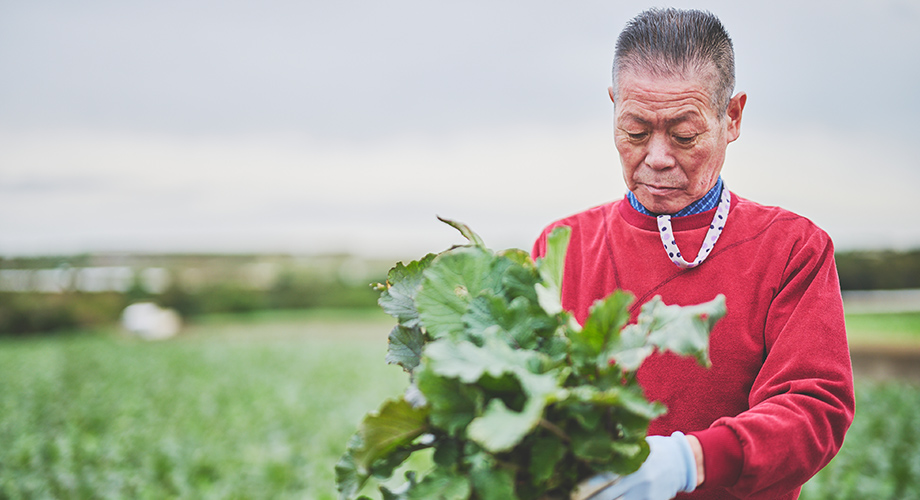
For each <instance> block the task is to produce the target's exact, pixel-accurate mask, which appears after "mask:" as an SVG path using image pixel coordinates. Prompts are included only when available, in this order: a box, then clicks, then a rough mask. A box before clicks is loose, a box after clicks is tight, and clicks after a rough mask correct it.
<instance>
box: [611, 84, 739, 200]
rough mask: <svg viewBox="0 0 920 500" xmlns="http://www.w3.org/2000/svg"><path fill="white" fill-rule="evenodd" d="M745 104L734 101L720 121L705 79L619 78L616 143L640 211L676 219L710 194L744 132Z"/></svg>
mask: <svg viewBox="0 0 920 500" xmlns="http://www.w3.org/2000/svg"><path fill="white" fill-rule="evenodd" d="M612 90H613V89H611V99H612V98H613V93H612ZM746 99H747V96H746V95H745V94H744V93H739V94H737V95H736V96H735V97H733V98H732V100H731V103H730V104H729V106H728V111H727V113H726V115H727V116H723V117H722V119H721V120H720V119H719V116H718V114H717V110H716V109H714V108H713V107H712V104H711V100H710V86H709V85H708V80H707V79H706V78H701V77H691V78H685V79H681V78H677V77H674V78H656V77H652V76H645V75H642V74H641V73H639V72H637V71H627V72H624V73H622V74H621V75H620V78H619V99H618V100H617V101H616V102H615V119H614V140H615V142H616V147H617V151H619V153H620V162H621V163H622V166H623V179H624V180H625V181H626V186H627V187H628V188H629V190H630V191H632V192H633V193H635V195H636V197H637V198H638V199H639V201H640V202H641V203H642V205H644V206H645V207H646V208H648V209H649V210H651V211H652V212H654V213H663V214H672V213H675V212H677V211H679V210H680V209H682V208H684V207H686V206H687V205H689V204H690V203H693V202H694V201H696V200H698V199H700V198H702V197H703V195H705V194H706V192H707V191H709V190H710V189H712V187H713V186H714V185H715V183H716V181H717V180H718V177H719V172H720V171H721V170H722V163H723V161H724V160H725V149H726V147H727V146H728V143H730V142H732V141H734V140H735V139H737V138H738V135H739V134H740V132H741V111H742V109H743V108H744V103H745V101H746Z"/></svg>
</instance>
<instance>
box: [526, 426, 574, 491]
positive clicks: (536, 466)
mask: <svg viewBox="0 0 920 500" xmlns="http://www.w3.org/2000/svg"><path fill="white" fill-rule="evenodd" d="M566 450H567V446H566V444H565V443H564V442H563V441H562V438H561V437H559V436H556V435H554V434H550V435H547V436H541V437H538V438H536V439H535V440H534V442H533V446H532V447H531V448H530V465H529V468H528V471H529V472H530V475H531V476H533V480H534V482H536V483H543V482H545V481H548V480H549V478H550V477H551V476H552V474H553V470H554V469H555V468H556V464H557V463H559V461H560V460H562V458H563V457H564V456H565V453H566Z"/></svg>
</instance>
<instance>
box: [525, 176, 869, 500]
mask: <svg viewBox="0 0 920 500" xmlns="http://www.w3.org/2000/svg"><path fill="white" fill-rule="evenodd" d="M714 213H715V210H711V211H708V212H704V213H701V214H697V215H691V216H687V217H681V218H676V219H672V227H673V230H674V235H675V238H676V240H677V245H678V247H679V248H680V249H681V252H682V253H683V255H684V258H685V259H686V260H687V261H692V260H693V258H695V257H696V254H697V252H698V250H699V248H700V246H701V245H702V242H703V238H704V236H705V234H706V231H707V229H708V228H709V224H710V222H711V221H712V217H713V215H714ZM558 225H566V226H570V227H571V228H572V238H571V241H570V244H569V248H568V253H567V255H566V263H565V274H564V279H563V287H562V303H563V305H564V306H565V308H566V309H567V310H570V311H573V312H574V314H575V317H576V318H577V319H578V321H579V322H581V323H583V322H584V320H585V318H586V317H587V315H588V309H589V307H590V306H591V304H592V303H593V302H594V301H595V300H598V299H601V298H603V297H605V296H606V295H608V294H609V293H611V292H612V291H614V290H616V289H623V290H628V291H630V292H632V293H633V294H635V296H636V302H635V303H634V304H633V307H632V314H633V321H635V317H636V315H638V311H639V308H640V306H641V305H642V304H643V303H645V302H646V301H648V300H649V299H651V298H652V297H654V296H655V295H660V296H661V298H662V300H664V302H665V303H666V304H680V305H692V304H698V303H701V302H706V301H709V300H712V299H713V298H714V297H715V296H716V295H718V294H720V293H721V294H724V295H725V297H726V307H727V311H728V312H727V314H726V315H725V317H724V318H722V319H721V320H720V321H719V322H718V323H717V324H716V326H715V328H714V329H713V331H712V334H711V336H710V357H711V359H712V367H711V368H709V369H706V368H703V367H700V366H699V365H698V364H697V363H696V361H695V360H693V359H690V358H682V357H678V356H675V355H673V354H671V353H664V354H655V355H653V356H652V357H649V358H648V359H647V360H646V361H645V363H644V364H643V365H642V367H641V368H640V369H639V371H638V379H639V383H640V384H641V385H642V387H643V389H644V390H645V393H646V396H647V397H648V398H649V399H651V400H657V401H661V402H662V403H664V404H665V405H666V406H667V408H668V412H667V414H665V415H664V416H662V417H660V418H658V419H656V420H655V421H653V422H652V424H651V426H650V428H649V434H651V435H669V434H671V432H673V431H678V430H679V431H683V432H685V433H689V434H693V435H695V436H696V437H697V438H698V439H699V440H700V444H701V445H702V448H703V456H704V467H705V481H704V483H703V484H702V485H700V486H699V487H698V488H697V490H696V491H695V492H694V493H692V494H689V495H685V496H680V497H679V498H710V499H721V498H736V497H741V498H769V499H786V498H790V499H793V498H797V497H798V492H799V490H800V487H801V485H802V484H803V483H805V481H807V480H808V479H809V478H810V477H812V476H813V475H814V474H815V473H817V472H818V471H819V470H820V469H821V468H822V467H824V466H825V465H826V464H827V463H828V462H829V461H830V460H831V458H833V456H834V455H835V454H836V453H837V451H838V450H839V449H840V446H841V445H842V444H843V437H844V434H845V433H846V430H847V428H849V425H850V422H851V421H852V419H853V411H854V397H853V376H852V371H851V367H850V356H849V350H848V348H847V340H846V331H845V326H844V318H843V302H842V300H841V297H840V286H839V283H838V278H837V269H836V266H835V264H834V250H833V244H832V243H831V240H830V238H829V237H828V235H827V234H826V233H825V232H824V231H822V230H821V229H819V228H818V227H817V226H815V225H814V224H813V223H812V222H811V221H809V220H808V219H806V218H804V217H800V216H798V215H795V214H793V213H791V212H789V211H786V210H783V209H780V208H776V207H765V206H762V205H759V204H757V203H754V202H751V201H748V200H746V199H744V198H740V197H738V196H737V195H735V194H732V200H731V211H730V212H729V216H728V218H727V220H726V223H725V226H724V227H725V229H724V231H723V233H722V235H721V237H720V239H719V240H718V242H717V243H716V246H715V248H714V249H713V251H712V254H711V255H710V256H709V257H708V258H707V259H706V261H705V262H703V263H702V264H701V265H700V266H699V267H696V268H693V269H681V268H678V267H677V266H676V265H674V264H673V263H672V262H671V261H670V260H669V259H668V257H667V255H666V254H665V251H664V248H663V246H662V243H661V238H660V236H659V234H658V227H657V224H656V220H655V218H654V217H651V216H646V215H643V214H640V213H639V212H637V211H636V210H635V209H633V208H632V207H631V206H630V205H629V202H628V201H626V200H625V199H623V200H620V201H616V202H613V203H610V204H607V205H602V206H599V207H596V208H592V209H590V210H587V211H585V212H582V213H579V214H577V215H574V216H571V217H568V218H566V219H562V220H560V221H558V222H555V223H554V224H552V225H550V226H549V227H547V228H546V229H545V230H544V232H543V234H542V235H541V236H540V238H539V239H538V240H537V242H536V243H535V244H534V249H533V256H534V258H536V257H540V256H543V255H544V253H545V251H546V236H547V235H548V234H549V230H550V229H552V228H553V227H555V226H558Z"/></svg>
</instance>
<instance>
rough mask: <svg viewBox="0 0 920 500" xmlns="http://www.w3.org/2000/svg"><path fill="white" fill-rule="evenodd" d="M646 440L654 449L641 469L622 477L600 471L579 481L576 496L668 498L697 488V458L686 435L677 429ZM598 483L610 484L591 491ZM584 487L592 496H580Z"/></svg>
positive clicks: (630, 499) (606, 499) (614, 499)
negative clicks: (594, 491) (583, 480)
mask: <svg viewBox="0 0 920 500" xmlns="http://www.w3.org/2000/svg"><path fill="white" fill-rule="evenodd" d="M645 440H646V441H647V442H648V445H649V448H651V451H650V453H649V456H648V458H647V459H646V460H645V463H643V464H642V467H639V470H637V471H636V472H633V473H632V474H630V475H628V476H624V477H622V478H618V476H617V475H616V474H613V473H609V472H608V473H603V474H598V475H596V476H594V477H592V478H590V479H588V480H587V481H585V482H583V483H582V484H581V485H579V488H578V490H577V491H576V493H573V495H572V498H573V500H574V499H585V500H620V499H622V500H668V499H671V498H674V496H675V495H677V494H678V493H680V492H691V491H693V490H695V489H696V459H695V458H694V456H693V450H692V449H691V448H690V443H689V442H688V441H687V436H685V435H684V434H683V433H682V432H675V433H673V434H671V435H670V436H649V437H647V438H646V439H645ZM599 484H600V485H604V484H608V486H605V487H603V489H601V490H600V491H598V492H596V493H593V494H592V493H590V491H592V490H594V489H596V487H597V485H599ZM592 485H594V488H592ZM585 490H588V491H587V492H588V495H589V496H581V495H583V494H584V492H585ZM579 492H582V493H579Z"/></svg>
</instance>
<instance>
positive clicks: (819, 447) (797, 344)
mask: <svg viewBox="0 0 920 500" xmlns="http://www.w3.org/2000/svg"><path fill="white" fill-rule="evenodd" d="M782 257H784V256H777V258H778V259H779V258H782ZM783 278H784V280H785V281H784V285H783V287H782V288H781V289H779V290H778V292H777V294H776V296H775V297H774V299H773V301H772V303H771V305H770V310H769V314H768V317H767V323H766V325H765V328H764V345H765V351H766V352H765V359H764V364H763V368H762V369H761V371H760V373H759V374H758V376H757V378H756V379H755V381H754V385H753V387H752V388H751V393H750V396H749V406H750V409H749V410H747V411H744V412H742V413H740V414H739V415H737V416H735V417H730V418H722V419H719V420H717V421H716V422H715V423H714V424H713V426H712V427H711V428H710V430H716V429H718V427H719V426H724V427H727V428H728V429H730V430H731V431H732V433H733V434H734V435H735V436H737V439H738V442H739V443H740V445H741V450H742V453H741V457H742V461H741V463H740V470H738V471H732V470H730V469H731V468H730V467H726V463H730V462H731V461H732V460H733V459H736V458H737V456H736V455H737V449H734V448H732V446H731V445H730V441H727V439H729V436H728V435H727V434H725V433H722V434H713V435H707V433H701V434H700V436H701V437H702V439H701V443H703V444H704V454H705V453H709V454H710V456H706V457H705V463H706V464H713V467H714V469H713V474H712V476H713V482H722V481H726V482H729V481H730V480H731V479H732V477H731V476H732V474H734V473H737V474H738V478H737V481H736V482H734V484H731V485H730V487H729V488H728V490H729V492H731V493H732V494H734V495H736V496H739V497H742V498H775V497H776V496H777V494H778V493H779V492H784V491H789V490H794V489H796V488H798V487H799V485H801V484H803V483H805V482H806V481H807V480H808V479H809V478H811V476H813V475H814V474H815V473H817V472H818V471H819V470H820V469H821V468H822V467H824V466H825V465H827V463H828V462H829V461H830V460H831V458H833V456H834V455H835V454H836V453H837V451H838V450H839V449H840V446H841V445H842V444H843V438H844V435H845V434H846V431H847V429H848V428H849V426H850V423H851V422H852V419H853V414H854V394H853V378H852V371H851V366H850V357H849V349H848V347H847V341H846V331H845V325H844V316H843V303H842V300H841V298H840V286H839V281H838V277H837V270H836V266H835V264H834V258H833V245H832V243H831V241H830V238H829V237H828V236H827V235H826V233H824V232H823V231H819V230H818V231H815V232H813V233H811V235H810V236H809V237H808V238H807V239H806V240H804V241H802V242H800V244H798V245H797V246H796V247H795V248H794V249H793V253H792V255H790V256H789V258H788V260H787V264H786V269H785V271H784V273H783ZM720 436H721V437H720ZM726 443H729V444H728V445H726ZM707 444H708V446H707ZM707 448H708V449H707ZM709 475H710V474H709V472H708V471H707V472H706V478H707V479H706V480H707V482H708V481H709Z"/></svg>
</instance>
